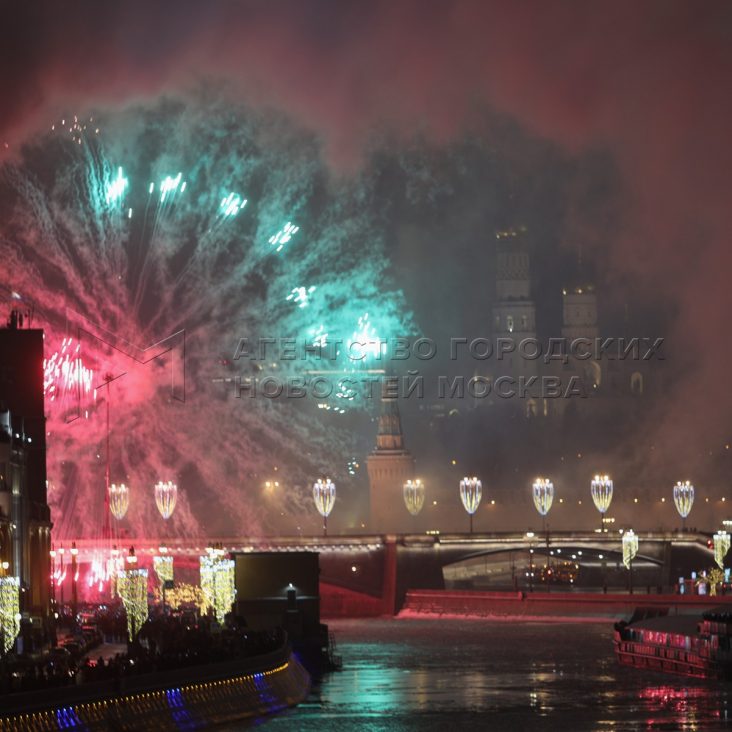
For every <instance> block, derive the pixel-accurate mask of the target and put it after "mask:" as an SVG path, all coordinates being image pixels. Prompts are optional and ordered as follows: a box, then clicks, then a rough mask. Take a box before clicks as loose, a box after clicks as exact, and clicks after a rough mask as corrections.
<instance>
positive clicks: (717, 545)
mask: <svg viewBox="0 0 732 732" xmlns="http://www.w3.org/2000/svg"><path fill="white" fill-rule="evenodd" d="M729 546H730V536H729V534H728V533H727V532H726V531H718V532H717V533H716V534H715V535H714V561H715V562H716V563H717V566H718V567H719V568H720V569H724V558H725V557H726V556H727V552H728V551H729Z"/></svg>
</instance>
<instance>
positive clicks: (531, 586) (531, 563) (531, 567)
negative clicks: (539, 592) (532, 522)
mask: <svg viewBox="0 0 732 732" xmlns="http://www.w3.org/2000/svg"><path fill="white" fill-rule="evenodd" d="M526 538H527V539H528V540H529V592H533V591H534V548H533V547H532V546H531V540H532V539H533V538H534V532H533V531H527V532H526Z"/></svg>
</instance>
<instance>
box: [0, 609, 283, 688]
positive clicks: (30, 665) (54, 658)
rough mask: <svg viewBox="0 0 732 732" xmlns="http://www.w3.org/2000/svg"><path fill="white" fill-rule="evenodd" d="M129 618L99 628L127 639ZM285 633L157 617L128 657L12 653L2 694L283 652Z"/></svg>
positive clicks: (234, 622)
mask: <svg viewBox="0 0 732 732" xmlns="http://www.w3.org/2000/svg"><path fill="white" fill-rule="evenodd" d="M120 618H121V619H122V621H123V620H124V614H123V613H119V612H118V611H116V610H110V611H108V612H106V613H104V614H102V615H101V616H100V618H99V628H100V630H101V631H102V632H103V633H104V634H105V637H106V638H108V639H111V640H114V639H116V638H117V637H118V636H122V635H123V628H124V627H125V626H124V625H123V624H121V622H120ZM284 641H285V634H284V631H283V630H282V629H281V628H275V629H272V630H262V631H253V630H251V629H248V628H247V627H246V623H245V622H244V621H243V619H241V618H235V617H233V616H227V621H226V623H224V624H223V625H220V624H219V623H218V622H216V620H215V619H214V618H213V617H210V616H206V617H196V616H195V615H193V614H190V615H186V614H179V615H174V616H171V615H158V616H156V617H152V618H150V619H148V621H147V622H146V623H145V624H144V625H143V626H142V628H141V630H140V632H139V634H138V635H137V638H136V639H135V641H134V642H133V643H130V644H128V646H127V650H126V652H124V653H116V654H114V655H111V656H108V657H107V658H106V659H105V657H104V655H102V654H100V655H99V656H98V657H96V658H95V657H94V656H95V655H96V653H94V652H92V653H88V654H86V655H85V656H83V657H74V655H73V654H70V653H68V652H64V651H63V649H50V650H49V651H47V652H46V653H43V654H41V655H40V656H39V657H36V658H29V657H24V656H14V655H13V654H9V655H8V656H6V657H5V658H3V659H2V660H1V661H0V693H13V692H20V691H34V690H39V689H44V688H53V687H57V686H66V685H72V684H83V683H87V682H93V681H110V680H116V681H118V682H119V681H121V680H122V679H123V678H125V677H129V676H132V675H135V676H136V675H139V674H146V673H156V672H161V671H170V670H173V669H178V668H184V667H189V666H197V665H201V664H209V663H221V662H224V661H233V660H236V659H241V658H248V657H252V656H258V655H261V654H264V653H268V652H270V651H274V650H276V649H277V648H280V647H281V646H282V644H283V643H284Z"/></svg>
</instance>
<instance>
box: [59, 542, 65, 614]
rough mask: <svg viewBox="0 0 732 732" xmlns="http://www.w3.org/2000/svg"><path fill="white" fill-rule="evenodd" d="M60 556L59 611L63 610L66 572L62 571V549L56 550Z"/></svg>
mask: <svg viewBox="0 0 732 732" xmlns="http://www.w3.org/2000/svg"><path fill="white" fill-rule="evenodd" d="M58 553H59V554H60V555H61V575H60V576H59V583H60V584H61V611H62V612H63V609H64V580H65V579H66V571H65V570H64V548H63V547H61V548H60V549H59V550H58Z"/></svg>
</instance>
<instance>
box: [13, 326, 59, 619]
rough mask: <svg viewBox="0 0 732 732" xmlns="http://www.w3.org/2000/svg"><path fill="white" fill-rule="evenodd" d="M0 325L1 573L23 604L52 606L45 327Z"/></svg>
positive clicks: (39, 608) (45, 609)
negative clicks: (15, 585) (16, 583)
mask: <svg viewBox="0 0 732 732" xmlns="http://www.w3.org/2000/svg"><path fill="white" fill-rule="evenodd" d="M19 324H20V323H19V320H18V318H17V316H16V317H15V318H11V320H10V321H9V323H8V327H7V328H2V329H0V562H1V564H0V572H1V573H3V574H5V575H8V576H15V577H18V578H19V580H20V587H21V593H20V609H21V611H22V612H28V613H29V614H30V615H35V616H40V617H46V616H47V615H48V613H49V610H50V599H51V598H50V575H51V566H50V554H49V552H50V549H51V516H50V510H49V507H48V502H47V499H46V431H45V417H44V409H43V331H42V330H31V329H23V328H21V327H19Z"/></svg>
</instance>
